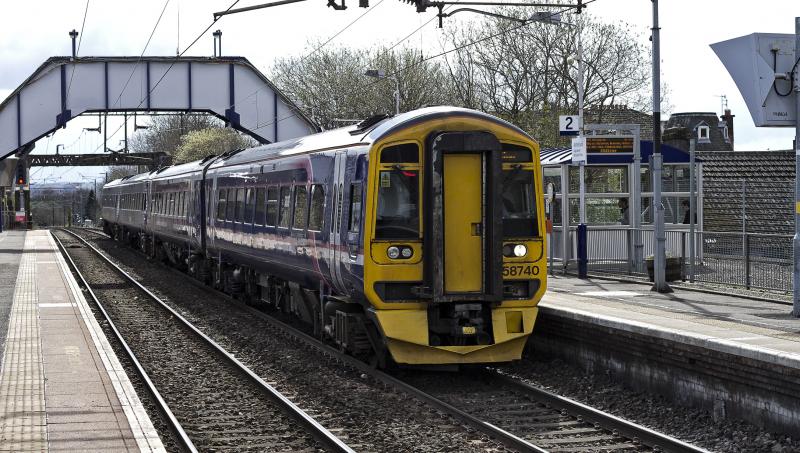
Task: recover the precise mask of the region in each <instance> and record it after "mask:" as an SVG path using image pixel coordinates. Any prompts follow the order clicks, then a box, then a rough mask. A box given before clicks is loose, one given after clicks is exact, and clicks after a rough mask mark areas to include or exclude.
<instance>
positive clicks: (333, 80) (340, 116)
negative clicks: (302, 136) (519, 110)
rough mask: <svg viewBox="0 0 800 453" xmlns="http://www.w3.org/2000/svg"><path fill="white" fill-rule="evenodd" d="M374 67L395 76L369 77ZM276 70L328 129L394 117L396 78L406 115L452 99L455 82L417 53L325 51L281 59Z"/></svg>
mask: <svg viewBox="0 0 800 453" xmlns="http://www.w3.org/2000/svg"><path fill="white" fill-rule="evenodd" d="M317 47H318V46H317ZM368 69H379V70H383V71H385V73H386V74H387V75H389V77H386V78H383V79H374V78H370V77H367V76H366V75H365V72H366V71H367V70H368ZM271 72H272V77H271V78H272V80H273V81H274V82H275V84H276V85H278V87H279V88H280V89H281V90H282V91H283V92H284V93H285V94H286V95H287V96H289V97H290V98H291V99H292V100H294V101H295V103H297V104H298V105H301V106H302V107H303V108H304V109H305V110H306V112H307V113H308V114H309V115H310V116H311V118H312V119H314V120H315V121H317V122H318V123H319V124H320V125H321V126H322V127H323V128H325V129H331V128H335V127H340V126H342V125H344V124H346V123H347V122H348V121H349V120H359V119H363V118H366V117H368V116H371V115H373V114H376V113H393V112H394V110H395V105H394V103H395V101H394V92H395V82H394V80H393V79H391V77H397V79H398V82H399V85H400V109H401V111H407V110H412V109H416V108H419V107H423V106H425V105H437V104H444V103H448V102H449V101H450V95H449V94H450V89H449V87H448V86H447V85H448V84H449V82H450V78H449V77H447V75H446V73H445V72H444V70H443V69H442V68H441V66H440V64H438V63H434V62H426V61H423V56H422V54H421V53H420V52H418V51H416V50H411V49H401V50H397V51H389V50H386V49H369V50H367V49H350V48H344V47H338V48H330V49H328V48H322V49H320V50H318V51H316V52H311V53H310V54H309V55H308V56H306V57H289V58H284V59H280V60H278V61H277V62H276V64H275V65H274V67H273V68H272V71H271Z"/></svg>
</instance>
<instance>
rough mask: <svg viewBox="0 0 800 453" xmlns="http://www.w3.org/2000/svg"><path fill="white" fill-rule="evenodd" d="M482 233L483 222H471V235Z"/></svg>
mask: <svg viewBox="0 0 800 453" xmlns="http://www.w3.org/2000/svg"><path fill="white" fill-rule="evenodd" d="M481 234H483V224H482V223H481V222H475V223H473V224H472V235H473V236H480V235H481Z"/></svg>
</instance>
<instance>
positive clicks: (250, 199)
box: [244, 189, 256, 225]
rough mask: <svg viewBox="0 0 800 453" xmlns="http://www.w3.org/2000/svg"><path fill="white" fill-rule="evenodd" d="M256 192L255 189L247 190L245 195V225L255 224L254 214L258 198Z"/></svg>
mask: <svg viewBox="0 0 800 453" xmlns="http://www.w3.org/2000/svg"><path fill="white" fill-rule="evenodd" d="M253 192H255V191H254V190H253V189H247V192H246V194H245V198H244V199H245V204H244V223H246V224H248V225H249V224H252V223H253V214H254V211H255V207H256V206H255V205H256V197H255V194H254V193H253Z"/></svg>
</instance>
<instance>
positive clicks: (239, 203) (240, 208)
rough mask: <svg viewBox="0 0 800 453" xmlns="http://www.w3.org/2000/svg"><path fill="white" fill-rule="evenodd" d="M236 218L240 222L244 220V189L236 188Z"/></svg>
mask: <svg viewBox="0 0 800 453" xmlns="http://www.w3.org/2000/svg"><path fill="white" fill-rule="evenodd" d="M234 220H235V221H236V222H240V223H241V222H242V221H243V220H244V189H237V190H236V212H235V213H234Z"/></svg>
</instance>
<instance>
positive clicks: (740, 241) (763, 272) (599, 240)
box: [548, 226, 793, 293]
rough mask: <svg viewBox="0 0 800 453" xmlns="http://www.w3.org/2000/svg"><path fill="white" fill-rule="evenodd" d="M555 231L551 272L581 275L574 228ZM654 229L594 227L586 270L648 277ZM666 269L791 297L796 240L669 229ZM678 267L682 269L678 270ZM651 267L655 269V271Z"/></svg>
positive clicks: (700, 280) (690, 278) (704, 281)
mask: <svg viewBox="0 0 800 453" xmlns="http://www.w3.org/2000/svg"><path fill="white" fill-rule="evenodd" d="M562 230H563V229H562V228H561V227H557V226H556V227H554V228H553V233H552V234H551V237H550V238H548V247H553V250H552V255H548V256H552V257H553V259H552V263H551V266H550V268H551V272H552V271H555V272H565V273H574V272H576V271H577V261H576V256H577V238H576V236H577V234H576V228H575V227H572V228H570V229H569V236H568V238H567V244H566V256H567V259H566V260H564V259H563V255H564V254H565V253H564V252H565V247H564V243H563V242H562V241H563V231H562ZM653 234H654V233H653V230H652V228H647V227H645V228H642V229H638V230H637V229H634V228H629V227H620V226H610V227H605V226H590V227H589V228H588V231H587V258H588V272H589V273H590V274H595V275H605V276H611V277H613V276H618V277H626V278H627V277H633V278H642V279H644V278H648V277H649V275H648V261H649V260H648V258H650V259H652V258H651V257H652V255H653V243H654V238H653ZM666 239H667V242H666V251H667V257H668V263H667V268H668V269H667V270H668V273H669V272H670V271H671V272H672V274H671V275H672V276H676V275H677V276H678V279H679V280H681V281H685V282H690V283H695V284H698V285H714V286H733V287H743V288H746V289H759V290H767V291H775V292H782V293H790V292H791V291H792V279H793V273H792V265H793V261H792V259H793V248H792V236H790V235H778V234H759V233H746V234H745V233H742V232H712V231H698V232H695V233H694V241H695V256H694V257H692V256H691V253H690V249H691V247H690V243H691V240H692V236H691V234H690V232H689V231H688V230H686V229H669V230H667V231H666ZM675 266H678V267H679V269H677V268H675ZM651 269H652V268H651Z"/></svg>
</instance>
